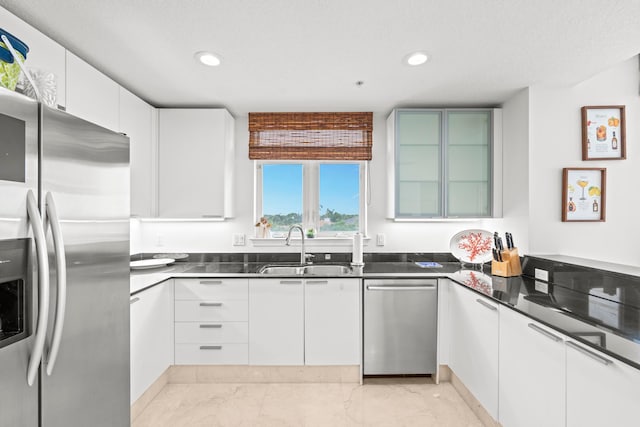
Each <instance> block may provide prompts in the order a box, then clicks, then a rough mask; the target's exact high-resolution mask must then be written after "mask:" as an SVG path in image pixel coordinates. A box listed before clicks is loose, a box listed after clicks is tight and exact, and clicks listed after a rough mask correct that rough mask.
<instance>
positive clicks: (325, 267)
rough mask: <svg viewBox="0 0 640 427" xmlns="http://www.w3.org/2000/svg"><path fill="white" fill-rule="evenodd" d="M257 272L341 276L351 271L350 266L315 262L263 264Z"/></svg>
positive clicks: (286, 274)
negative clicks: (303, 263)
mask: <svg viewBox="0 0 640 427" xmlns="http://www.w3.org/2000/svg"><path fill="white" fill-rule="evenodd" d="M258 273H259V274H267V275H282V276H300V275H308V276H343V275H345V274H350V273H351V267H347V266H344V265H335V264H315V265H304V266H302V265H265V266H263V267H262V268H260V270H258Z"/></svg>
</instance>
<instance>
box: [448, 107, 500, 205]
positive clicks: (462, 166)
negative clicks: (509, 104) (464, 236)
mask: <svg viewBox="0 0 640 427" xmlns="http://www.w3.org/2000/svg"><path fill="white" fill-rule="evenodd" d="M447 150H448V151H447V203H448V205H447V213H448V216H489V215H491V192H490V188H491V111H447Z"/></svg>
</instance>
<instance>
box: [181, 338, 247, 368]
mask: <svg viewBox="0 0 640 427" xmlns="http://www.w3.org/2000/svg"><path fill="white" fill-rule="evenodd" d="M248 363H249V344H246V343H244V344H228V343H222V344H176V365H246V364H248Z"/></svg>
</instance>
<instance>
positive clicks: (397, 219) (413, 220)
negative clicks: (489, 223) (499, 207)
mask: <svg viewBox="0 0 640 427" xmlns="http://www.w3.org/2000/svg"><path fill="white" fill-rule="evenodd" d="M487 219H494V217H473V218H391V220H392V221H393V222H479V221H484V220H487Z"/></svg>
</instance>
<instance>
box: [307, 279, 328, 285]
mask: <svg viewBox="0 0 640 427" xmlns="http://www.w3.org/2000/svg"><path fill="white" fill-rule="evenodd" d="M328 284H329V281H328V280H307V285H328Z"/></svg>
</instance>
